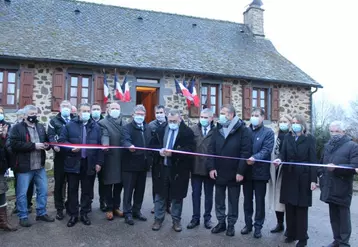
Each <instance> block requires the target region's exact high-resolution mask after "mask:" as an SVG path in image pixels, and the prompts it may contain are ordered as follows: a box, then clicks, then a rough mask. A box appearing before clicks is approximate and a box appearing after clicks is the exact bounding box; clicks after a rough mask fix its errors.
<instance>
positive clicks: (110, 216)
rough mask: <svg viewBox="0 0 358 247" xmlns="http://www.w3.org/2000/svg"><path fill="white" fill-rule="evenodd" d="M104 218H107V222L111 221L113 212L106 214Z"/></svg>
mask: <svg viewBox="0 0 358 247" xmlns="http://www.w3.org/2000/svg"><path fill="white" fill-rule="evenodd" d="M106 218H107V220H113V212H111V211H109V212H106Z"/></svg>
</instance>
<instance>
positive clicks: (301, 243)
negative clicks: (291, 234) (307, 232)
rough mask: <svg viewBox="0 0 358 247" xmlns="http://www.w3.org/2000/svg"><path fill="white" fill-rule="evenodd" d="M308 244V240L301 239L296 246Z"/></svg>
mask: <svg viewBox="0 0 358 247" xmlns="http://www.w3.org/2000/svg"><path fill="white" fill-rule="evenodd" d="M305 246H307V240H299V241H298V242H297V244H296V247H305Z"/></svg>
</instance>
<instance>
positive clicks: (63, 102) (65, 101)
mask: <svg viewBox="0 0 358 247" xmlns="http://www.w3.org/2000/svg"><path fill="white" fill-rule="evenodd" d="M65 104H66V105H70V107H72V104H71V102H70V101H68V100H64V101H62V102H61V104H60V107H61V108H62V106H63V105H65Z"/></svg>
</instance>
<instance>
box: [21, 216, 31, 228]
mask: <svg viewBox="0 0 358 247" xmlns="http://www.w3.org/2000/svg"><path fill="white" fill-rule="evenodd" d="M19 224H20V226H22V227H30V226H32V224H31V223H30V222H29V219H28V218H24V219H20V222H19Z"/></svg>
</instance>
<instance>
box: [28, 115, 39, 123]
mask: <svg viewBox="0 0 358 247" xmlns="http://www.w3.org/2000/svg"><path fill="white" fill-rule="evenodd" d="M36 120H37V116H28V117H27V121H29V122H30V123H34V122H36Z"/></svg>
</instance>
